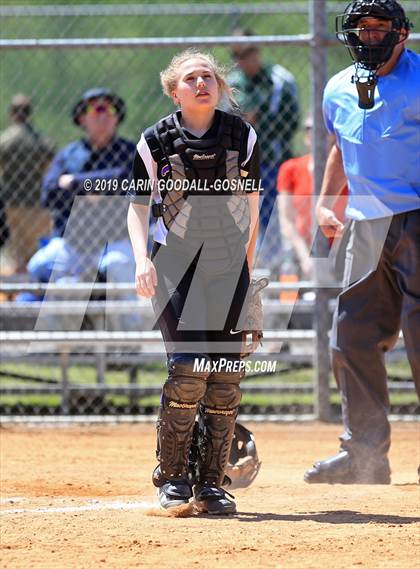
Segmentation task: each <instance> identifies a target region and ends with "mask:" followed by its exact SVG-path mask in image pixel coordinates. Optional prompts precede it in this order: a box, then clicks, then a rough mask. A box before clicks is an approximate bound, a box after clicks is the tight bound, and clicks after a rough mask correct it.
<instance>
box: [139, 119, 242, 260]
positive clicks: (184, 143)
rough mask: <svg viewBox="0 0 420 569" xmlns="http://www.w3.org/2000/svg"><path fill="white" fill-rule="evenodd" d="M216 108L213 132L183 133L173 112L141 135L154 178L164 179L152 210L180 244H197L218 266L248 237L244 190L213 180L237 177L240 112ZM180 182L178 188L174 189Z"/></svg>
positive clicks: (203, 255) (235, 253)
mask: <svg viewBox="0 0 420 569" xmlns="http://www.w3.org/2000/svg"><path fill="white" fill-rule="evenodd" d="M217 113H219V115H220V116H219V117H218V118H219V126H218V132H217V134H216V136H215V137H214V138H211V139H189V138H187V136H186V134H185V132H184V131H183V130H182V128H181V126H180V124H179V119H178V115H177V114H176V113H174V114H172V115H170V116H169V117H166V118H165V119H163V120H161V121H160V122H159V123H157V124H156V125H155V127H154V131H153V135H154V136H153V137H146V139H147V141H148V143H149V146H150V147H151V151H152V155H153V157H154V159H155V160H156V162H157V164H158V177H159V179H160V180H167V181H168V183H167V188H168V189H165V190H163V191H162V192H161V196H162V204H155V206H154V208H155V209H154V212H155V213H156V212H157V215H158V216H161V217H162V218H163V222H164V224H165V226H166V228H167V229H168V231H169V232H170V233H171V234H172V235H176V236H177V238H180V239H182V240H183V241H184V243H185V244H192V245H193V246H195V247H197V246H200V245H201V244H202V245H203V250H202V253H201V257H200V258H201V260H202V261H203V260H204V261H205V263H204V266H205V267H206V268H208V269H210V270H212V271H218V270H222V271H223V270H226V269H227V268H228V267H229V266H230V265H231V264H232V263H233V262H234V260H235V259H237V258H238V247H240V246H242V247H243V245H244V244H245V243H246V241H247V240H248V235H249V223H250V216H249V208H248V199H247V196H246V194H245V193H244V192H241V191H232V190H231V189H229V184H228V183H226V184H224V185H223V188H222V189H220V190H217V189H216V188H215V187H214V185H215V184H216V185H217V183H219V184H220V182H222V181H227V180H229V181H232V180H239V179H240V177H241V176H240V163H241V162H242V161H244V159H245V157H246V144H247V140H246V132H247V131H246V127H245V124H244V123H243V121H242V119H241V118H240V117H237V116H233V115H230V114H227V113H224V112H222V111H217ZM153 139H154V140H153ZM244 154H245V156H244ZM160 183H161V184H162V182H160ZM177 184H178V185H177ZM181 184H183V188H184V189H183V190H179V187H181ZM171 185H172V186H173V187H172V188H171ZM161 187H162V186H161ZM156 208H157V209H156Z"/></svg>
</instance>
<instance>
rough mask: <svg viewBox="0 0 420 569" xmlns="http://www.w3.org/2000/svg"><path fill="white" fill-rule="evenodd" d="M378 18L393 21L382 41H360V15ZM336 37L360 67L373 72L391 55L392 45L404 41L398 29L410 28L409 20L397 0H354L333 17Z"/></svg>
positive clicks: (361, 16)
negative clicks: (334, 18)
mask: <svg viewBox="0 0 420 569" xmlns="http://www.w3.org/2000/svg"><path fill="white" fill-rule="evenodd" d="M367 17H371V18H378V19H382V20H387V21H390V22H391V23H392V27H391V29H390V31H388V32H387V33H385V35H384V37H383V39H382V41H380V42H375V43H363V42H362V41H361V39H360V32H361V31H362V28H361V27H360V26H359V20H360V19H361V18H367ZM335 25H336V36H337V38H338V39H339V40H340V41H341V43H343V44H344V45H345V46H346V47H347V48H348V50H349V52H350V55H351V57H352V59H353V61H354V62H355V63H356V64H359V65H360V66H361V67H362V68H363V69H367V70H369V71H375V70H377V69H378V67H380V66H381V65H383V64H384V63H386V62H387V61H388V59H389V58H390V57H391V55H392V52H393V49H394V47H395V46H396V45H397V44H398V43H400V42H401V41H404V39H405V38H403V39H401V38H400V33H401V30H406V31H408V30H409V29H410V26H411V24H410V21H409V20H408V18H406V15H405V12H404V9H403V8H402V6H401V5H400V4H399V3H398V2H397V1H396V0H355V1H353V2H351V4H349V5H348V6H347V8H346V9H345V11H344V13H343V14H340V15H338V16H337V17H336V20H335Z"/></svg>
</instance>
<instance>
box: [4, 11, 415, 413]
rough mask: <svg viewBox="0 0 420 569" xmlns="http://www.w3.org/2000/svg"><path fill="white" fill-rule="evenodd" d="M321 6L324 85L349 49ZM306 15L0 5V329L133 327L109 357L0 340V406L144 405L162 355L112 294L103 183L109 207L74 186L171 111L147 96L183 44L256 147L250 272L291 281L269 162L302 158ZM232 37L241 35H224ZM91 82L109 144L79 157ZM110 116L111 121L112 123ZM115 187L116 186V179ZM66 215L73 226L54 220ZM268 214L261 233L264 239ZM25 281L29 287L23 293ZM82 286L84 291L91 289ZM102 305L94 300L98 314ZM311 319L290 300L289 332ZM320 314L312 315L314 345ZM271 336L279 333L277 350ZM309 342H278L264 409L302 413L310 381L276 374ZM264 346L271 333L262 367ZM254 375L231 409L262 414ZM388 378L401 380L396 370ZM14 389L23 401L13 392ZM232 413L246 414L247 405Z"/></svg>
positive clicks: (120, 204) (122, 266)
mask: <svg viewBox="0 0 420 569" xmlns="http://www.w3.org/2000/svg"><path fill="white" fill-rule="evenodd" d="M325 4H326V17H327V30H328V32H329V34H330V36H327V37H326V38H324V40H323V44H322V45H321V44H320V45H319V46H318V47H317V48H316V50H317V52H318V53H321V52H323V51H325V50H326V47H325V46H326V45H328V50H327V51H328V61H327V69H326V70H325V72H326V76H328V77H329V76H331V75H332V74H333V73H335V72H336V71H338V70H339V69H341V68H343V67H345V66H346V65H348V64H349V58H348V54H347V53H346V51H345V49H343V48H342V47H341V46H337V44H336V43H335V42H334V40H333V35H332V34H333V30H334V23H333V21H334V17H335V14H337V13H339V12H340V11H342V10H343V8H344V7H345V5H346V4H347V3H346V2H326V3H325ZM404 5H405V7H406V10H407V14H408V16H409V18H410V19H411V20H412V21H413V23H414V25H415V30H414V31H416V30H417V29H419V26H420V9H419V5H418V3H417V2H411V1H406V2H404ZM310 7H311V3H310V2H307V1H306V0H302V1H295V2H287V1H283V2H279V1H277V2H258V3H255V2H242V3H238V4H213V3H209V4H203V3H199V2H193V3H188V4H170V3H165V4H161V3H155V4H153V5H152V4H143V3H138V2H137V3H133V4H119V5H113V4H98V5H92V4H83V3H81V4H76V3H73V4H71V3H67V4H66V3H62V4H61V3H55V4H54V5H31V6H13V5H9V6H7V5H3V6H2V7H0V15H1V17H2V21H3V25H2V26H1V28H0V46H1V48H2V49H1V53H2V66H1V75H2V97H1V100H0V130H1V134H0V189H1V194H0V200H1V206H2V211H1V219H0V235H1V239H2V243H3V246H2V249H1V253H0V254H1V272H2V275H3V279H4V280H5V281H7V282H9V283H13V285H12V288H9V289H7V287H6V288H3V289H2V291H3V292H2V293H1V294H2V295H3V298H2V299H3V301H4V302H3V304H2V306H1V310H2V315H3V322H4V324H3V329H4V330H16V331H22V330H26V331H28V332H30V331H31V330H34V329H35V328H37V329H38V330H39V329H40V326H39V325H38V326H36V322H37V319H38V316H39V311H40V309H41V307H42V310H43V316H45V318H44V319H43V325H42V327H43V329H44V330H49V331H54V332H56V333H58V334H59V333H60V332H61V331H66V330H80V329H82V330H84V331H87V332H88V333H90V332H92V331H95V330H108V331H111V332H112V331H118V330H125V331H127V330H129V331H130V330H132V331H134V330H136V331H138V334H140V336H137V340H136V342H137V343H135V344H134V345H135V349H134V348H133V343H131V344H130V342H128V343H127V344H126V345H125V347H124V348H122V347H121V345H122V344H123V342H121V343H118V342H117V343H116V344H115V343H113V342H114V340H115V337H110V338H109V343H106V344H103V345H102V349H100V350H98V344H99V340H98V336H94V337H95V338H96V340H98V341H97V342H93V343H92V344H89V346H88V347H86V345H83V341H82V345H81V346H80V345H79V346H78V347H77V350H76V353H74V351H73V350H74V346H70V347H69V345H68V344H66V343H65V342H63V338H61V342H60V341H58V340H57V342H55V341H54V336H53V335H50V337H49V341H46V342H45V343H43V344H42V347H41V344H36V343H35V344H34V343H31V342H33V341H34V339H32V340H30V345H31V349H30V350H29V352H28V349H27V346H28V341H27V340H25V341H23V340H22V341H21V342H20V343H19V342H17V343H13V342H12V341H10V342H9V343H8V344H5V347H7V350H3V354H2V368H1V371H0V373H1V374H2V376H3V379H4V386H5V391H4V390H3V394H6V395H5V399H3V409H2V411H3V412H18V408H19V409H20V410H21V412H23V411H24V410H25V409H26V411H28V409H32V408H33V409H35V411H34V412H35V413H42V412H43V411H44V410H45V409H47V408H48V409H49V410H50V411H49V412H51V413H53V414H54V413H63V412H64V413H69V412H70V413H75V412H81V413H85V412H97V413H100V412H104V410H105V411H106V409H107V408H109V409H110V410H111V411H110V412H112V410H113V411H114V412H128V411H130V410H131V411H132V412H137V411H138V410H139V408H140V407H141V408H142V409H143V410H144V409H149V411H150V410H154V409H155V407H156V405H157V397H158V396H157V393H158V389H159V385H160V382H161V380H162V378H163V376H164V370H163V367H162V366H161V367H159V366H158V367H156V364H155V363H153V360H156V359H158V358H157V355H156V354H161V352H162V347H159V345H158V343H157V344H156V348H151V344H150V343H149V344H148V343H147V342H152V341H154V342H157V340H156V339H154V340H150V338H147V337H146V336H145V335H147V334H153V333H154V332H150V330H151V323H152V320H153V319H152V316H151V313H150V307H148V305H147V304H146V303H143V302H142V301H137V300H135V297H134V295H133V291H132V289H131V288H130V285H128V286H125V288H124V283H132V282H133V280H134V261H133V258H132V254H131V247H130V245H129V240H128V234H127V229H126V226H125V217H126V209H127V200H126V199H125V198H124V196H115V191H114V190H113V188H112V187H110V186H107V185H105V187H104V188H103V189H105V190H109V191H108V193H111V194H112V199H107V198H108V197H109V196H104V195H103V193H106V192H101V196H98V195H92V193H90V195H86V186H85V182H86V180H87V179H89V180H93V181H95V180H115V179H118V180H122V179H125V178H128V177H129V175H130V170H131V163H132V160H133V156H134V152H135V144H136V143H137V142H138V139H139V137H140V134H141V132H142V131H143V130H144V129H145V128H146V127H147V126H149V125H151V124H153V123H154V122H155V121H157V120H158V119H159V118H160V117H162V116H164V115H165V114H169V113H170V112H172V111H173V105H172V102H171V101H170V100H169V99H167V98H165V96H164V95H163V94H162V90H161V86H160V82H159V72H160V71H161V70H162V69H163V68H165V67H166V66H167V64H168V62H169V61H170V59H171V57H172V56H173V55H174V54H175V53H177V52H179V51H181V50H182V49H184V48H185V47H187V46H190V45H195V46H198V47H203V48H204V49H209V50H211V51H212V52H213V53H214V55H215V56H216V58H217V59H218V60H219V61H220V62H221V63H223V64H224V65H225V66H226V69H227V72H228V77H229V82H230V83H231V85H233V86H235V87H236V97H237V100H238V103H239V105H240V107H241V110H242V112H243V113H244V114H245V116H246V117H247V118H248V119H249V120H250V121H252V122H253V123H254V125H255V128H256V130H257V133H258V135H259V138H260V142H261V147H262V156H261V159H262V168H263V186H264V194H265V197H264V201H263V202H262V204H261V219H262V232H261V236H260V243H259V253H258V259H257V266H258V268H259V270H261V271H263V272H264V271H265V272H266V273H268V274H270V275H271V277H272V279H273V280H277V279H278V278H282V276H283V277H284V275H286V274H287V273H288V272H290V264H291V261H292V265H293V268H292V271H291V272H292V273H293V278H294V275H295V274H296V277H297V278H299V274H298V270H297V265H296V260H295V259H294V258H292V253H291V249H290V245H289V244H288V243H287V241H285V240H284V239H283V241H282V239H281V230H280V227H279V222H278V211H277V201H278V200H277V197H276V196H277V175H278V170H279V166H280V165H281V164H282V162H284V161H285V160H287V159H288V158H290V157H291V156H292V155H302V154H305V153H307V152H309V151H310V149H309V148H308V147H307V145H306V142H307V140H306V139H305V136H304V129H303V126H304V121H305V118H306V117H307V116H308V115H309V114H311V110H312V100H313V96H312V91H311V89H312V88H313V85H312V78H313V69H312V65H313V63H311V53H313V52H314V51H313V45H314V40H313V36H312V32H313V30H311V19H310ZM238 30H242V33H245V34H248V33H249V34H253V35H252V36H250V37H247V36H241V35H237V34H238ZM233 39H235V40H236V41H235V42H233ZM250 47H252V48H256V49H257V50H258V51H259V55H260V59H261V70H262V71H261V73H260V80H259V83H258V84H257V85H255V84H254V83H253V82H252V81H250V80H248V79H247V76H246V73H245V72H244V69H246V64H247V53H248V56H249V53H250V52H249V48H250ZM247 50H248V51H247ZM251 52H252V50H251ZM312 62H313V60H312ZM321 72H322V70H321V69H320V73H321ZM93 88H102V89H106V90H108V91H109V92H110V93H111V94H112V97H110V98H109V99H112V100H111V103H112V104H111V107H112V109H111V111H110V112H111V113H114V114H115V123H116V128H117V138H116V139H114V143H113V145H112V146H111V147H110V148H108V150H107V152H94V151H93V152H92V148H91V146H90V145H89V144H87V143H86V141H84V140H85V139H86V134H85V132H84V128H86V127H85V126H84V125H77V124H75V123H77V122H78V121H79V120H80V116H81V115H82V114H83V115H84V114H85V111H89V112H90V109H87V107H86V106H85V107H83V113H80V114H78V112H77V111H76V112H75V111H74V109H75V106H76V105H77V103H78V102H80V101H81V97H82V95H83V93H85V92H86V91H87V90H89V89H93ZM19 94H21V95H22V96H17V95H19ZM114 95H115V96H116V97H118V99H117V98H115V97H114ZM120 99H121V101H122V102H123V103H122V102H120ZM122 104H124V107H125V110H124V111H123V110H122ZM79 111H80V108H79ZM92 112H96V110H95V109H92ZM86 114H88V112H86ZM123 114H125V117H124V120H120V119H122V118H123V117H122V115H123ZM82 122H83V119H82ZM318 132H320V131H319V125H318ZM316 144H317V145H319V146H325V145H326V139H325V135H323V136H321V137H318V139H317V140H316ZM94 183H95V182H94ZM118 193H120V194H123V193H124V192H123V190H122V188H121V187H120V186H119V192H118ZM70 216H71V221H72V222H71V223H68V220H69V218H70ZM268 220H270V226H269V229H268V230H267V231H266V233H265V235H264V230H265V228H266V227H267V225H268ZM263 237H264V239H263ZM28 281H30V282H31V283H33V286H32V285H27V284H26V283H27V282H28ZM51 282H55V283H57V284H58V285H61V286H62V285H64V286H66V287H67V289H68V290H67V292H63V289H62V288H61V289H60V290H59V291H58V296H57V293H52V295H53V296H52V297H51V298H49V301H48V304H49V306H48V308H45V304H46V303H45V302H44V303H42V299H43V294H44V292H45V290H46V289H45V288H44V289H43V288H42V286H41V285H42V284H43V283H44V284H45V283H51ZM94 282H96V283H97V287H96V292H92V290H91V285H92V283H94ZM105 282H106V283H108V284H109V283H117V285H118V283H119V284H121V287H122V288H120V290H119V292H118V294H117V295H115V296H112V297H110V296H109V294H110V291H109V290H105V289H101V288H100V283H105ZM16 283H21V284H20V285H18V284H16ZM81 283H85V284H86V288H85V289H83V293H80V291H79V296H77V294H75V292H74V291H75V290H76V291H77V286H79V285H80V284H81ZM98 283H99V285H98ZM13 286H14V287H15V288H13ZM82 286H83V285H82ZM292 286H293V283H292ZM19 287H20V288H19ZM50 290H51V288H50ZM272 290H274V296H273V294H271V297H270V298H271V300H269V296H267V301H266V314H267V316H268V319H267V321H266V322H267V329H268V330H272V331H273V333H274V331H275V330H277V329H278V328H279V327H283V328H285V327H286V326H287V322H288V320H289V319H290V316H291V311H292V306H293V304H292V305H289V306H287V305H284V304H283V308H282V305H281V304H280V303H279V294H281V293H280V292H279V291H278V290H277V289H275V287H274V289H272ZM17 292H19V294H17ZM80 294H82V297H80ZM105 298H107V300H108V301H107V303H106V305H107V307H106V311H105V312H104V310H103V304H104V303H103V300H104V299H105ZM81 300H82V301H83V302H81ZM88 300H90V303H89V306H88V307H87V305H86V302H87V301H88ZM283 300H284V297H283ZM77 302H79V305H77ZM269 302H272V305H271V304H270V305H269ZM299 305H301V306H300V307H299ZM284 306H286V308H284ZM267 307H268V308H267ZM299 311H300V312H299ZM313 311H314V304H313V300H312V299H310V298H309V297H308V298H307V299H306V300H303V299H299V300H298V303H297V305H296V308H295V312H294V313H293V318H294V321H293V320H292V326H293V327H294V328H298V329H304V331H305V330H306V331H307V332H308V333H309V332H310V333H312V334H313V332H312V315H313ZM328 313H329V311H328V310H326V311H325V310H324V311H323V318H324V322H323V324H322V329H323V331H324V336H325V337H326V331H327V329H328V324H329V316H328ZM92 333H93V334H95V332H92ZM141 334H145V335H144V336H141ZM278 338H280V336H278ZM7 339H9V340H10V338H6V340H7ZM285 339H286V337H285V338H280V340H281V342H284V341H285ZM47 340H48V338H47ZM133 342H134V341H133ZM313 342H314V337H313V335H312V336H311V335H310V334H309V335H308V334H307V335H306V336H305V334H303V333H302V334H301V337H299V335H297V336H296V338H295V340H294V341H293V342H287V345H286V347H285V348H283V352H282V354H281V361H282V362H283V367H282V368H281V370H280V368H278V371H279V370H280V372H279V374H278V376H276V380H278V384H279V393H278V397H280V399H279V404H278V406H277V407H276V408H275V409H274V411H276V412H279V410H280V408H281V409H282V411H283V412H284V411H285V409H284V408H282V407H281V405H283V401H288V402H289V403H290V405H291V407H290V409H292V410H293V405H301V409H303V410H304V411H308V410H309V411H313V409H314V401H313V394H312V380H313V372H312V371H306V372H305V371H302V372H299V373H302V374H303V375H302V380H301V381H302V385H301V387H300V388H299V387H297V388H296V379H295V378H296V373H295V370H291V368H290V366H294V367H296V366H303V367H305V366H308V365H311V362H312V359H313V357H314V352H313ZM79 343H80V342H79ZM270 345H271V344H270V342H268V346H270ZM103 346H106V348H105V350H106V352H107V353H106V354H104V348H103ZM139 346H140V347H141V352H142V355H141V357H139V356H138V353H139ZM278 346H279V344H278V343H277V344H276V343H275V341H274V339H273V344H272V350H273V353H275V359H278V357H277V356H278V352H279V348H278ZM153 350H155V354H153ZM266 351H267V352H268V349H267V350H266ZM267 357H268V355H267ZM273 357H274V356H273ZM323 365H324V367H325V365H326V364H325V362H324V364H323ZM396 365H397V364H396ZM5 366H6V367H5ZM147 366H151V368H148V367H147ZM153 366H155V367H153ZM150 370H151V371H150ZM288 370H289V371H293V372H294V373H293V375H292V376H291V377H293V381H294V383H295V389H294V394H293V393H292V394H291V393H290V392H291V391H292V389H291V388H290V385H289V383H290V379H289V376H288V375H287V373H288ZM149 371H150V374H149ZM324 371H325V370H324ZM264 373H265V372H261V373H260V375H259V376H258V381H259V382H261V383H262V385H263V387H261V385H255V386H254V387H253V388H252V389H250V394H251V393H252V394H253V399H247V396H246V397H245V405H252V404H253V403H252V401H255V400H256V401H257V402H259V403H258V404H260V405H261V406H262V407H264V406H266V407H267V403H266V401H267V394H266V391H265V390H268V387H267V386H266V385H265V384H264ZM305 373H306V375H305ZM395 373H396V375H397V376H398V377H402V378H403V379H407V380H408V379H409V377H408V376H409V371H408V369H407V366H406V365H405V363H404V362H403V363H402V366H401V369H400V368H398V366H397V368H396V371H395ZM407 374H408V376H407ZM251 375H252V374H251ZM138 381H140V384H141V385H140V386H139V384H138ZM297 381H299V380H297ZM22 382H23V383H22ZM153 384H154V385H153ZM272 384H273V382H271V387H273V385H272ZM282 385H283V387H282ZM396 385H397V384H396ZM22 389H23V390H24V391H22ZM28 389H30V390H31V392H30V394H29V395H25V394H24V393H27V390H28ZM25 390H26V391H25ZM281 390H282V391H281ZM110 391H111V393H110ZM280 391H281V393H280ZM25 397H26V398H27V397H29V399H25ZM407 397H408V394H407V395H404V396H402V399H398V401H402V403H401V404H405V401H406V400H407V401H408V403H407V405H412V403H411V400H410V399H409V397H408V399H407ZM45 402H47V403H45ZM14 405H17V406H18V408H16V407H13V406H14ZM305 405H306V407H305ZM19 406H20V407H19ZM28 406H29V407H28ZM31 406H32V407H31ZM139 406H140V407H139ZM13 410H14V411H13ZM246 410H248V411H252V409H251V408H250V407H249V408H247V409H246ZM270 411H271V412H273V409H272V408H270V409H269V412H270ZM254 412H255V409H254Z"/></svg>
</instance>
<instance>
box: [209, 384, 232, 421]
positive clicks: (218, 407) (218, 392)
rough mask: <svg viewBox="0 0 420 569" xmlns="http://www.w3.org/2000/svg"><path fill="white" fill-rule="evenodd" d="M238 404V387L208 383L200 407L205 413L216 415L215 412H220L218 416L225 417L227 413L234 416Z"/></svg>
mask: <svg viewBox="0 0 420 569" xmlns="http://www.w3.org/2000/svg"><path fill="white" fill-rule="evenodd" d="M240 402H241V390H240V387H239V385H237V384H235V383H213V382H210V383H208V384H207V389H206V393H205V395H204V397H203V400H202V404H203V405H202V406H203V407H204V412H205V413H213V414H215V415H217V411H220V414H224V415H227V413H228V411H231V414H232V415H234V414H236V409H237V408H238V407H239V403H240ZM222 411H224V413H222Z"/></svg>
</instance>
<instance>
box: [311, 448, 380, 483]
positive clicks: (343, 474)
mask: <svg viewBox="0 0 420 569" xmlns="http://www.w3.org/2000/svg"><path fill="white" fill-rule="evenodd" d="M304 480H305V482H308V484H390V483H391V471H390V468H389V463H388V459H386V458H384V459H383V460H375V462H373V461H369V460H365V461H363V462H361V461H360V460H355V458H354V457H352V456H351V455H350V453H349V452H348V451H346V450H343V451H341V452H339V453H338V454H337V455H335V456H332V457H331V458H327V459H326V460H322V461H320V462H316V463H315V464H314V466H313V467H312V468H310V469H309V470H308V471H307V472H305V477H304Z"/></svg>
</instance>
